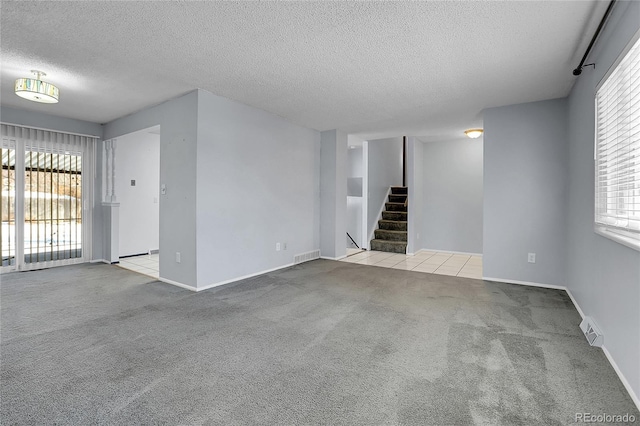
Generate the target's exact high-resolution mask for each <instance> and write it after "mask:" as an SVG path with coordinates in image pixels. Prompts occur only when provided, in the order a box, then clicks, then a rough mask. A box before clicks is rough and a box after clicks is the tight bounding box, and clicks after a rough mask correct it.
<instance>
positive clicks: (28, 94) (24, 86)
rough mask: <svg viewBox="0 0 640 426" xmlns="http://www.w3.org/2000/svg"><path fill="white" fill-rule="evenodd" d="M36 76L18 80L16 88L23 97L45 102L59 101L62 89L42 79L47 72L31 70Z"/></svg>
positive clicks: (17, 93) (53, 102)
mask: <svg viewBox="0 0 640 426" xmlns="http://www.w3.org/2000/svg"><path fill="white" fill-rule="evenodd" d="M31 72H32V73H33V74H34V75H35V76H36V78H19V79H17V80H16V84H15V87H14V90H15V92H16V95H18V96H20V97H21V98H24V99H28V100H30V101H34V102H41V103H44V104H55V103H57V102H58V97H59V96H60V91H59V90H58V88H57V87H56V86H54V85H53V84H51V83H47V82H44V81H42V80H41V78H42V77H43V76H45V75H46V74H45V73H43V72H42V71H36V70H31Z"/></svg>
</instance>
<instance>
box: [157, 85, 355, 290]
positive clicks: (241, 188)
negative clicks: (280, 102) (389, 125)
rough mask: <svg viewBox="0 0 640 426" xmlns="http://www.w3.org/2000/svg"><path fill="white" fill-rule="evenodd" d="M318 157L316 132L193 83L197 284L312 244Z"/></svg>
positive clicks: (283, 260) (274, 262)
mask: <svg viewBox="0 0 640 426" xmlns="http://www.w3.org/2000/svg"><path fill="white" fill-rule="evenodd" d="M163 133H164V129H163ZM345 149H346V143H345ZM319 158H320V135H319V133H318V132H316V131H314V130H310V129H307V128H304V127H300V126H297V125H294V124H291V123H289V122H287V121H285V120H284V119H282V118H280V117H277V116H275V115H272V114H270V113H267V112H265V111H262V110H259V109H256V108H253V107H250V106H247V105H243V104H241V103H238V102H235V101H231V100H229V99H226V98H222V97H219V96H216V95H213V94H211V93H209V92H207V91H204V90H199V91H198V147H197V214H196V216H197V259H198V287H203V286H209V285H212V284H216V283H219V282H223V281H226V280H230V279H235V278H239V277H242V276H246V275H251V274H255V273H258V272H262V271H265V270H269V269H274V268H278V267H281V266H284V265H288V264H291V263H292V262H293V256H294V255H295V254H300V253H305V252H308V251H311V250H315V249H318V248H319V241H318V229H319V226H320V225H319V174H320V170H319ZM191 167H192V168H194V167H193V164H192V165H191ZM343 198H346V195H345V196H344V197H343ZM343 218H344V215H343ZM343 220H344V219H343ZM343 229H344V228H343ZM343 232H344V231H343ZM341 237H342V235H341ZM278 242H279V243H281V248H282V250H281V251H276V243H278ZM284 243H286V244H287V248H286V250H284Z"/></svg>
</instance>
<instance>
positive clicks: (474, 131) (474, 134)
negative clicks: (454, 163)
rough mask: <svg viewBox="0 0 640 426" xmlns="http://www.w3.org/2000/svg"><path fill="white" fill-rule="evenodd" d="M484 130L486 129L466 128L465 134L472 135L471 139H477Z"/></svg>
mask: <svg viewBox="0 0 640 426" xmlns="http://www.w3.org/2000/svg"><path fill="white" fill-rule="evenodd" d="M482 132H484V130H482V129H469V130H465V131H464V134H465V135H467V136H468V137H470V138H471V139H477V138H479V137H480V136H481V135H482Z"/></svg>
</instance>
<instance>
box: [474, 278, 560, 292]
mask: <svg viewBox="0 0 640 426" xmlns="http://www.w3.org/2000/svg"><path fill="white" fill-rule="evenodd" d="M482 279H483V280H485V281H495V282H499V283H506V284H518V285H526V286H529V287H542V288H551V289H554V290H564V291H566V290H567V287H565V286H563V285H555V284H540V283H533V282H529V281H518V280H505V279H504V278H491V277H482Z"/></svg>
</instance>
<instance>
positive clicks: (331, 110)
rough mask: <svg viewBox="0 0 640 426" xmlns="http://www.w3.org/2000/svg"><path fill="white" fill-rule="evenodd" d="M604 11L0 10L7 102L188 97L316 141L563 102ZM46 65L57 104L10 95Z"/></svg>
mask: <svg viewBox="0 0 640 426" xmlns="http://www.w3.org/2000/svg"><path fill="white" fill-rule="evenodd" d="M607 3H608V2H599V1H524V2H520V1H445V2H436V1H428V2H404V1H397V2H351V1H349V2H346V1H343V2H214V1H211V2H183V1H181V2H178V1H170V2H168V1H167V2H150V1H140V2H132V1H84V2H59V1H34V2H25V1H17V2H13V1H4V0H3V1H2V3H1V9H0V15H1V40H0V44H1V48H2V64H1V67H2V73H1V86H2V92H1V94H2V104H3V105H6V106H11V107H15V108H21V109H27V110H34V111H42V112H47V113H50V114H53V115H59V116H63V117H71V118H76V119H82V120H88V121H93V122H98V123H105V122H108V121H111V120H113V119H115V118H118V117H121V116H124V115H127V114H130V113H132V112H135V111H138V110H141V109H143V108H145V107H148V106H150V105H154V104H158V103H160V102H162V101H165V100H167V99H170V98H173V97H176V96H177V95H180V94H183V93H186V92H189V91H191V90H193V89H196V88H202V89H205V90H208V91H210V92H212V93H215V94H217V95H221V96H224V97H227V98H231V99H235V100H237V101H240V102H242V103H245V104H248V105H252V106H255V107H258V108H261V109H264V110H266V111H269V112H272V113H274V114H277V115H279V116H282V117H284V118H286V119H288V120H290V121H292V122H294V123H297V124H300V125H303V126H306V127H310V128H313V129H317V130H328V129H335V128H338V129H341V130H344V131H346V132H349V133H353V134H356V135H358V136H359V137H361V138H364V139H374V138H381V137H388V136H399V135H415V136H422V138H423V140H430V139H442V138H451V137H455V136H458V135H460V134H461V133H460V132H461V131H462V130H464V129H465V128H468V127H473V126H477V125H481V124H482V121H481V116H480V111H481V110H482V109H483V108H485V107H491V106H500V105H508V104H513V103H521V102H528V101H535V100H542V99H550V98H557V97H563V96H565V95H567V94H568V92H569V90H570V89H571V87H572V85H573V82H574V80H575V77H573V76H572V74H571V70H572V69H573V68H575V66H576V65H577V64H578V62H579V60H580V58H581V55H582V53H583V52H584V49H585V47H586V44H587V43H588V41H589V39H590V38H591V36H592V34H593V32H594V30H595V27H596V26H597V24H598V22H599V20H600V18H601V17H602V15H603V13H604V9H606V6H607ZM31 69H40V70H42V71H45V72H46V73H47V74H48V75H47V77H46V78H45V80H47V81H50V82H52V83H54V84H56V85H57V86H58V87H59V88H60V103H59V104H56V105H40V104H35V103H33V102H29V101H26V100H23V99H21V98H19V97H17V96H15V95H14V94H13V82H14V80H15V79H16V78H18V77H25V76H29V70H31Z"/></svg>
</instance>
